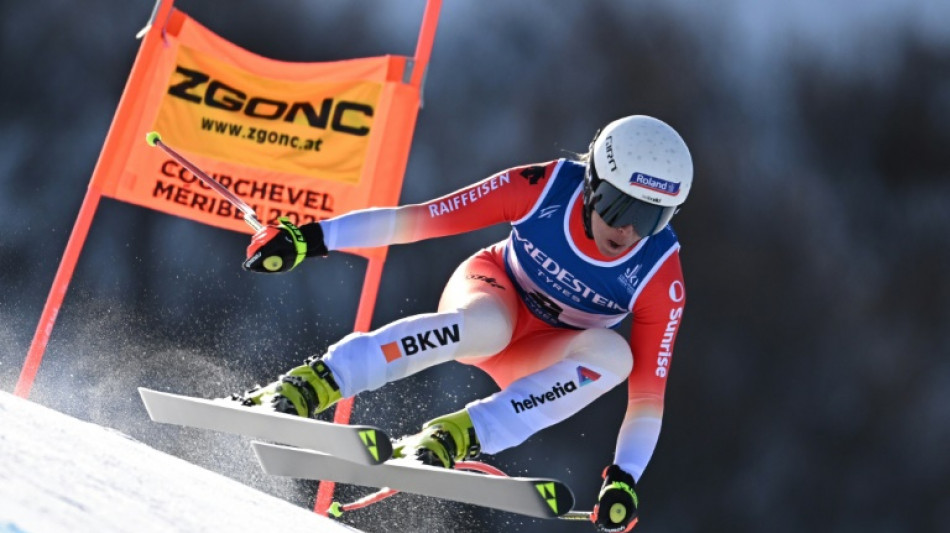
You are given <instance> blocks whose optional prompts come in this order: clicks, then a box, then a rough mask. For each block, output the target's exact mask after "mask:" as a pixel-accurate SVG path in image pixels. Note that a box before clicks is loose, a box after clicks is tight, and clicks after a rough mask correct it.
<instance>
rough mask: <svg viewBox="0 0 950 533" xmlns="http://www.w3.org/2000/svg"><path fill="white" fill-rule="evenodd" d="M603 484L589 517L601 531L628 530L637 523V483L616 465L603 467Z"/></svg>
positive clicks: (609, 532)
mask: <svg viewBox="0 0 950 533" xmlns="http://www.w3.org/2000/svg"><path fill="white" fill-rule="evenodd" d="M603 478H604V484H603V486H602V487H601V488H600V496H599V497H598V501H597V505H595V506H594V514H593V515H592V516H591V519H592V520H593V521H594V525H595V526H597V531H600V532H601V533H621V532H626V531H630V530H631V529H633V526H635V525H637V507H638V504H639V498H637V483H636V481H635V480H634V479H633V476H631V475H630V474H628V473H626V472H624V471H623V469H621V468H620V467H619V466H617V465H610V466H608V467H607V468H605V469H604V473H603Z"/></svg>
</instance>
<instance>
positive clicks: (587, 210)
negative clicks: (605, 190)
mask: <svg viewBox="0 0 950 533" xmlns="http://www.w3.org/2000/svg"><path fill="white" fill-rule="evenodd" d="M593 195H594V189H593V187H591V184H590V181H589V180H587V179H586V178H585V179H584V205H583V208H582V209H581V213H583V216H582V218H583V219H584V234H585V235H587V238H588V239H593V238H594V231H593V230H592V229H591V222H590V218H591V216H592V212H593V210H594V208H593V202H591V196H593Z"/></svg>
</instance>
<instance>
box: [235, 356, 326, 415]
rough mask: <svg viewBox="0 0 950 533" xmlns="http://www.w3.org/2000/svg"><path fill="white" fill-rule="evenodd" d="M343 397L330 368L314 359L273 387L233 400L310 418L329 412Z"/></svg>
mask: <svg viewBox="0 0 950 533" xmlns="http://www.w3.org/2000/svg"><path fill="white" fill-rule="evenodd" d="M342 397H343V396H342V395H341V394H340V387H339V386H338V385H337V384H336V380H335V379H333V373H332V372H330V368H329V367H327V365H325V364H324V363H323V361H322V360H320V359H319V358H317V357H315V356H314V357H311V358H309V359H307V360H306V361H305V362H304V364H303V365H301V366H298V367H296V368H292V369H291V370H290V371H289V372H287V373H286V374H284V375H282V376H280V377H279V378H278V379H277V381H275V382H273V383H271V384H270V385H267V386H265V387H261V386H257V387H255V388H253V389H251V390H249V391H247V392H245V393H244V394H241V395H237V394H235V395H232V399H234V400H237V401H239V402H241V404H243V405H246V406H248V407H251V406H255V405H263V406H269V407H271V408H272V409H273V410H275V411H278V412H281V413H287V414H291V415H297V416H303V417H309V418H313V417H314V416H315V415H316V414H317V413H320V412H322V411H325V410H327V409H328V408H329V407H330V406H331V405H333V404H335V403H336V402H337V401H339V400H340V398H342Z"/></svg>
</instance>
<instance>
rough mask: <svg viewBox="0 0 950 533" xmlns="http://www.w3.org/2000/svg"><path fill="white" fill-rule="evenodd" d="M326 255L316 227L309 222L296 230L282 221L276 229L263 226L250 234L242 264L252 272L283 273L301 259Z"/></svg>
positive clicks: (316, 224) (318, 227)
mask: <svg viewBox="0 0 950 533" xmlns="http://www.w3.org/2000/svg"><path fill="white" fill-rule="evenodd" d="M325 255H327V247H326V244H324V242H323V230H322V229H321V228H320V224H318V223H316V222H313V223H310V224H304V225H303V226H300V227H299V228H298V227H297V226H295V225H293V224H292V223H291V222H290V220H288V219H286V218H281V219H280V224H279V225H277V226H267V227H265V228H264V229H262V230H260V231H258V232H257V233H255V234H254V237H253V238H252V239H251V244H250V245H249V246H248V247H247V259H246V260H245V261H244V264H243V265H242V266H243V267H244V270H250V271H252V272H268V273H270V272H287V271H290V270H292V269H293V268H294V267H295V266H297V265H299V264H300V262H301V261H303V259H304V257H316V256H325Z"/></svg>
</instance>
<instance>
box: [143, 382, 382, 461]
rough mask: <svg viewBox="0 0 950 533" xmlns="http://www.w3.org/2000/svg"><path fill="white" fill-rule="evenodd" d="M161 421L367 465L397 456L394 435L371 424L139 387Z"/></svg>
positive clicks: (148, 407)
mask: <svg viewBox="0 0 950 533" xmlns="http://www.w3.org/2000/svg"><path fill="white" fill-rule="evenodd" d="M139 394H140V395H141V396H142V402H143V403H144V404H145V409H146V410H147V411H148V415H149V416H150V417H151V418H152V420H153V421H155V422H162V423H165V424H176V425H179V426H188V427H193V428H200V429H209V430H213V431H222V432H225V433H233V434H236V435H243V436H246V437H251V438H255V439H262V440H267V441H272V442H280V443H282V444H289V445H291V446H300V447H301V448H307V449H311V450H315V451H318V452H322V453H327V454H331V455H333V456H334V457H339V458H340V459H343V460H346V461H349V462H352V463H359V464H363V465H376V464H379V463H382V462H383V461H385V460H387V459H389V458H390V456H392V453H393V447H392V443H391V442H390V440H389V436H388V435H386V433H384V432H383V431H381V430H379V429H377V428H375V427H371V426H350V425H342V424H334V423H332V422H323V421H320V420H314V419H311V418H303V417H299V416H293V415H288V414H284V413H277V412H274V411H270V410H267V409H264V408H258V407H245V406H242V405H240V404H239V403H237V402H235V401H232V400H228V399H217V400H206V399H203V398H194V397H191V396H181V395H178V394H171V393H167V392H158V391H154V390H150V389H146V388H144V387H139Z"/></svg>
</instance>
